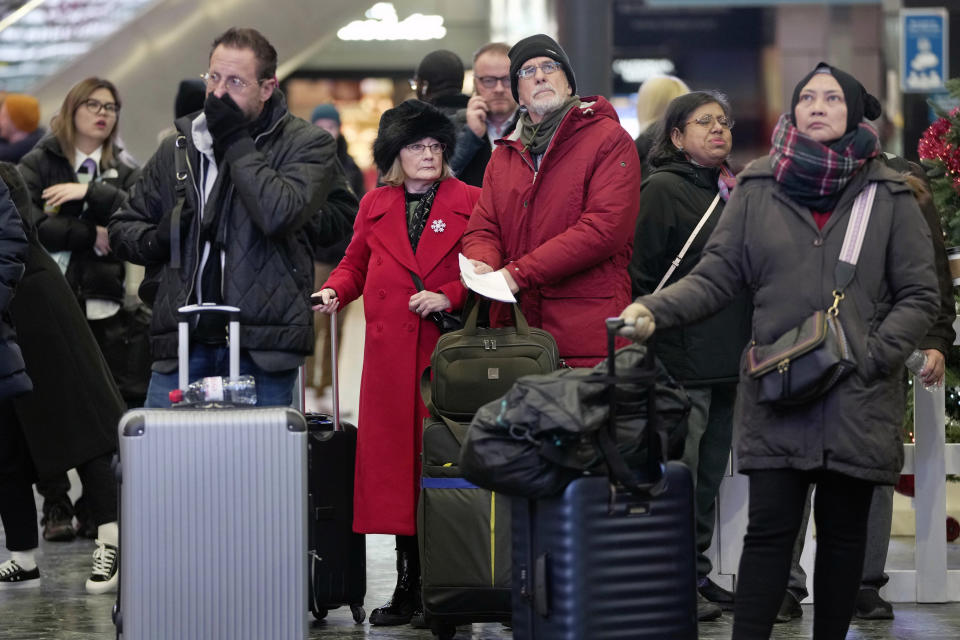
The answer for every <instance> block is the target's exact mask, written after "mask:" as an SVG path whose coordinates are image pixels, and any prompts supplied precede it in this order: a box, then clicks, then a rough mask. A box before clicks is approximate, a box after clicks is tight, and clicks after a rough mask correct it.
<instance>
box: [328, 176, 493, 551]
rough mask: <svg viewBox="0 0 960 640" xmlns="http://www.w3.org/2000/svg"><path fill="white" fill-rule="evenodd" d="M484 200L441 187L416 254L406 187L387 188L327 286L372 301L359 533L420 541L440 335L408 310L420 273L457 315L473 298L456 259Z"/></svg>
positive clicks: (369, 203) (453, 184)
mask: <svg viewBox="0 0 960 640" xmlns="http://www.w3.org/2000/svg"><path fill="white" fill-rule="evenodd" d="M479 195H480V190H479V189H477V188H476V187H471V186H468V185H466V184H464V183H462V182H460V181H459V180H457V179H455V178H448V179H446V180H444V181H443V182H442V183H441V184H440V188H439V189H438V190H437V196H436V199H435V200H434V201H433V207H432V208H431V209H430V216H429V217H428V218H427V224H426V226H425V228H424V230H423V235H422V236H421V237H420V242H419V244H418V245H417V252H416V255H414V252H413V249H412V248H411V246H410V238H409V236H408V235H407V209H406V202H405V200H404V189H403V187H402V186H401V187H381V188H379V189H375V190H374V191H371V192H370V193H368V194H367V195H366V196H364V197H363V200H361V201H360V212H359V213H358V214H357V219H356V222H355V224H354V227H353V239H352V240H351V241H350V245H349V246H348V247H347V252H346V255H345V256H344V258H343V260H341V261H340V264H339V265H338V266H337V268H336V269H334V270H333V273H331V274H330V278H329V279H328V280H327V281H326V282H325V283H324V285H323V287H322V288H327V287H329V288H331V289H333V290H334V291H336V292H337V297H338V298H339V299H340V304H341V306H342V305H346V304H347V303H349V302H351V301H352V300H355V299H356V298H358V297H359V296H360V295H361V294H362V295H363V310H364V313H365V315H366V320H367V329H366V334H365V335H366V338H365V344H364V349H363V373H362V376H361V381H360V415H359V417H358V421H357V427H358V428H359V436H358V442H357V467H356V489H355V492H354V500H353V529H354V531H357V532H359V533H389V534H399V535H413V534H414V533H415V531H416V518H415V511H416V503H417V494H418V491H419V484H420V451H421V443H422V430H423V420H424V418H426V417H427V416H428V412H427V408H426V407H425V406H424V404H423V401H422V400H421V399H420V375H421V373H422V372H423V370H424V369H425V368H426V367H427V366H429V365H430V354H431V353H433V348H434V347H435V346H436V344H437V339H438V338H439V337H440V331H439V329H437V326H436V325H435V324H434V323H433V322H431V321H430V319H429V318H420V317H419V316H418V315H417V314H415V313H413V312H411V311H410V310H409V309H408V308H407V302H408V301H409V299H410V296H412V295H413V294H414V293H415V292H416V289H415V287H414V284H413V279H412V278H411V276H410V271H408V269H409V270H412V271H413V272H414V273H416V274H417V275H418V276H420V278H421V280H423V284H424V286H425V287H426V289H427V290H429V291H437V292H440V293H443V294H444V295H446V296H447V297H448V298H449V299H450V304H451V308H453V309H459V308H460V307H461V306H463V302H464V299H465V298H466V290H465V289H464V288H463V285H461V284H460V267H459V264H458V260H457V255H458V254H459V253H460V251H461V247H460V238H461V237H462V236H463V231H464V229H465V228H466V226H467V219H468V218H469V216H470V212H471V211H472V210H473V206H474V204H475V203H476V201H477V198H478V197H479Z"/></svg>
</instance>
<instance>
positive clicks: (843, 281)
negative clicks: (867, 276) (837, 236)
mask: <svg viewBox="0 0 960 640" xmlns="http://www.w3.org/2000/svg"><path fill="white" fill-rule="evenodd" d="M876 195H877V183H876V182H871V183H870V184H868V185H867V186H866V187H864V189H863V190H862V191H861V192H860V193H859V194H857V199H856V200H854V201H853V210H852V211H851V212H850V222H849V223H847V232H846V233H845V234H844V236H843V246H842V247H841V248H840V259H839V260H838V261H837V266H836V268H835V269H834V272H833V279H834V283H835V288H834V290H833V306H832V307H830V309H829V312H830V313H832V314H834V315H836V313H837V306H838V305H839V304H840V301H841V300H843V291H844V289H846V288H847V285H849V284H850V282H851V281H852V280H853V274H854V273H856V270H857V260H858V259H859V257H860V250H861V249H862V248H863V238H864V236H865V235H866V233H867V224H868V223H869V222H870V213H871V211H873V199H874V197H876Z"/></svg>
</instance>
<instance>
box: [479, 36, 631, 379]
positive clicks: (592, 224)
mask: <svg viewBox="0 0 960 640" xmlns="http://www.w3.org/2000/svg"><path fill="white" fill-rule="evenodd" d="M509 59H510V71H509V75H510V84H511V91H512V93H513V97H514V99H515V100H517V102H518V103H519V104H520V112H519V116H518V118H517V125H516V128H515V129H514V131H513V132H512V133H511V134H510V135H509V136H507V137H506V138H502V139H500V140H498V141H497V142H496V145H497V147H498V149H496V150H495V151H494V153H493V155H492V157H491V159H490V163H489V164H488V165H487V171H486V175H485V176H484V179H483V191H482V193H481V194H480V200H479V201H478V202H477V206H476V207H475V208H474V210H473V215H472V216H471V217H470V222H469V224H468V225H467V231H466V234H465V235H464V238H463V253H464V254H465V255H466V256H467V258H470V259H471V262H472V263H473V265H474V268H475V269H476V271H477V273H487V272H490V271H494V270H499V272H500V273H501V274H502V275H503V277H504V279H505V280H506V282H507V284H508V285H509V286H510V289H511V291H513V292H514V293H515V294H517V297H518V299H519V301H520V307H521V308H522V310H523V313H524V315H525V316H526V318H527V321H528V322H529V323H530V325H531V326H536V327H541V328H543V329H546V330H547V331H549V332H550V333H551V334H552V335H553V337H554V338H556V340H557V345H558V347H559V349H560V357H562V358H564V359H565V360H566V362H567V364H569V365H571V366H574V367H577V366H591V365H594V364H596V363H597V362H599V361H600V360H602V359H603V358H604V357H605V355H606V351H607V349H606V329H605V327H604V323H603V320H604V318H607V317H612V316H616V315H617V314H618V313H619V311H618V310H617V307H618V305H620V304H621V303H624V302H626V303H627V304H629V302H630V300H631V295H630V278H629V276H628V274H627V264H628V263H629V262H630V253H631V246H632V244H633V228H634V224H635V222H636V218H637V209H638V206H639V202H640V160H639V158H638V157H637V148H636V146H635V145H634V143H633V140H632V139H631V138H630V135H629V134H628V133H627V132H626V130H624V129H623V127H621V126H620V122H619V120H618V118H617V114H616V112H615V111H614V109H613V107H612V106H611V104H610V103H609V102H608V101H607V100H606V99H604V98H602V97H599V96H594V97H588V98H580V97H579V96H577V95H576V79H575V78H574V74H573V69H572V68H571V66H570V60H569V59H568V58H567V54H566V53H565V52H564V51H563V49H561V48H560V45H558V44H557V43H556V42H555V41H554V40H553V39H552V38H550V37H548V36H546V35H543V34H539V35H535V36H530V37H528V38H525V39H523V40H521V41H520V42H518V43H517V44H515V45H514V46H513V48H512V49H510V52H509ZM491 322H492V323H493V324H499V325H503V324H509V323H510V322H511V319H510V311H509V309H505V308H502V307H501V308H496V309H494V308H491Z"/></svg>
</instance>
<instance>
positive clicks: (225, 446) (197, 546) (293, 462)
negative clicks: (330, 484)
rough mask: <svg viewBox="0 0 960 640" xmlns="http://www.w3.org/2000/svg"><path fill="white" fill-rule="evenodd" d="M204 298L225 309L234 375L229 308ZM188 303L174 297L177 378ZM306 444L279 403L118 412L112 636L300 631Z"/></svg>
mask: <svg viewBox="0 0 960 640" xmlns="http://www.w3.org/2000/svg"><path fill="white" fill-rule="evenodd" d="M203 307H205V308H206V307H207V306H206V305H203ZM210 308H212V309H215V310H218V311H222V312H223V311H225V312H227V313H230V314H231V322H230V350H231V371H230V373H231V376H236V375H237V373H238V369H239V345H238V344H237V342H238V341H237V336H239V331H238V330H237V329H238V322H237V316H238V314H239V310H237V309H235V308H232V307H210ZM196 312H197V306H194V307H184V308H183V309H181V314H182V315H181V325H180V337H181V349H180V386H181V388H183V387H185V386H186V379H187V372H186V366H187V365H186V360H187V358H186V357H185V355H186V353H187V351H188V349H187V348H186V340H185V337H186V334H187V327H186V316H187V314H191V313H196ZM306 452H307V447H306V424H305V422H304V419H303V415H302V414H301V413H299V412H297V411H294V410H292V409H289V408H286V407H276V408H256V407H251V408H234V407H224V408H218V407H203V408H173V409H136V410H133V411H129V412H127V413H126V414H125V415H124V417H123V418H122V419H121V422H120V464H119V466H118V467H117V476H118V478H119V479H120V550H121V557H120V593H119V597H118V600H117V607H116V609H115V622H116V625H117V635H118V637H121V638H124V639H125V640H126V639H129V640H142V639H156V640H169V639H171V638H177V639H178V640H194V639H195V640H212V639H224V640H225V639H230V640H245V639H249V640H262V639H263V638H283V639H287V638H290V639H295V638H301V639H303V638H306V636H307V618H306V615H305V611H306V610H307V519H306V505H307V500H306V495H307V453H306Z"/></svg>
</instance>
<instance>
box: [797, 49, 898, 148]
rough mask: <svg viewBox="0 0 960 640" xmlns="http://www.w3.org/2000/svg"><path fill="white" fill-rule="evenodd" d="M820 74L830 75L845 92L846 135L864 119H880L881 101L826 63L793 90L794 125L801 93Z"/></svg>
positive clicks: (821, 64)
mask: <svg viewBox="0 0 960 640" xmlns="http://www.w3.org/2000/svg"><path fill="white" fill-rule="evenodd" d="M818 73H828V74H830V75H831V76H833V78H834V80H836V81H837V84H839V85H840V89H842V90H843V99H844V101H845V102H846V103H847V130H846V131H845V132H844V133H850V132H851V131H853V130H854V129H856V128H857V127H858V126H860V121H861V120H863V119H864V118H866V119H867V120H876V119H877V118H879V117H880V114H881V113H882V112H883V109H882V108H881V107H880V101H879V100H877V99H876V97H874V96H872V95H870V94H869V93H867V90H866V89H864V88H863V85H862V84H860V81H859V80H857V79H856V78H854V77H853V76H852V75H850V74H849V73H847V72H846V71H842V70H840V69H837V68H836V67H832V66H830V65H829V64H827V63H826V62H821V63H819V64H817V66H816V67H814V69H813V71H811V72H810V73H808V74H807V75H805V76H804V77H803V79H802V80H801V81H800V82H798V83H797V86H796V87H794V88H793V99H791V100H790V121H791V122H793V124H794V125H796V124H797V119H796V116H794V114H793V112H794V110H795V109H796V108H797V103H798V102H800V92H801V91H803V88H804V87H805V86H807V83H808V82H810V79H811V78H812V77H813V76H815V75H816V74H818Z"/></svg>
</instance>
